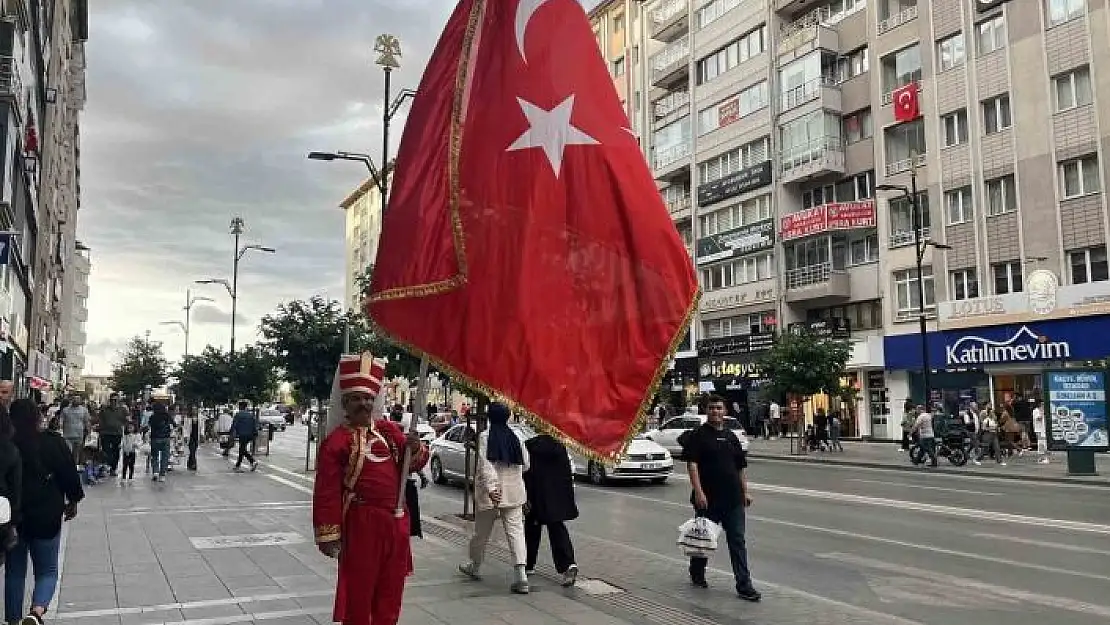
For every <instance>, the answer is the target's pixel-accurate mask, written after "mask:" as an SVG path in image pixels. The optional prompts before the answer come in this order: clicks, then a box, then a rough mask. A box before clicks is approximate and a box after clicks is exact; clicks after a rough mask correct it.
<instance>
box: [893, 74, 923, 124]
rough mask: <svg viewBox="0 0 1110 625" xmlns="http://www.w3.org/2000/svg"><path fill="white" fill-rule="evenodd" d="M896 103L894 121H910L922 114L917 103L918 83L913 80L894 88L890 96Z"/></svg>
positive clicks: (894, 103)
mask: <svg viewBox="0 0 1110 625" xmlns="http://www.w3.org/2000/svg"><path fill="white" fill-rule="evenodd" d="M890 101H891V104H893V105H894V121H897V122H908V121H912V120H914V119H917V116H918V115H920V114H921V111H920V109H919V108H918V105H917V83H916V82H911V83H910V84H908V85H903V86H901V87H898V88H897V89H895V90H894V93H892V94H891V97H890Z"/></svg>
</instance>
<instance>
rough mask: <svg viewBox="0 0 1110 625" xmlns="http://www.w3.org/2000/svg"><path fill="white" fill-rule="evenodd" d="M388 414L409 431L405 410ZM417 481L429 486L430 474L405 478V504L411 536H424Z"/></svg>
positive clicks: (420, 473) (417, 474) (423, 485)
mask: <svg viewBox="0 0 1110 625" xmlns="http://www.w3.org/2000/svg"><path fill="white" fill-rule="evenodd" d="M397 407H398V408H399V407H400V406H397ZM388 416H389V420H390V421H392V422H393V423H396V424H397V425H398V427H400V428H401V431H402V432H407V431H408V430H409V429H410V428H409V424H410V423H411V421H408V420H406V419H405V413H404V412H397V411H396V410H394V411H392V412H390V413H389V415H388ZM410 416H411V415H410ZM417 482H419V483H420V487H419V488H427V487H428V476H426V475H424V472H423V470H421V471H413V472H410V473H409V476H408V479H406V480H405V506H406V507H407V508H408V511H409V536H415V537H417V538H424V528H423V527H422V526H421V522H420V491H419V489H418V488H417V486H416V484H417Z"/></svg>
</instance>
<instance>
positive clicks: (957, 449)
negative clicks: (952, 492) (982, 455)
mask: <svg viewBox="0 0 1110 625" xmlns="http://www.w3.org/2000/svg"><path fill="white" fill-rule="evenodd" d="M934 440H935V441H936V443H935V444H936V446H937V458H947V459H948V462H950V463H952V465H953V466H957V467H962V466H964V465H965V464H967V461H968V460H969V459H970V458H971V436H970V435H969V434H968V433H967V431H966V430H965V429H964V428H963V427H953V428H950V429H949V430H948V431H947V432H945V433H944V434H942V435H939V436H937V437H936V438H935V439H934ZM925 455H926V454H925V450H924V449H922V448H921V444H920V443H919V442H917V441H916V440H915V441H914V443H913V445H911V446H910V460H911V461H912V462H913V463H914V464H921V463H923V462H925Z"/></svg>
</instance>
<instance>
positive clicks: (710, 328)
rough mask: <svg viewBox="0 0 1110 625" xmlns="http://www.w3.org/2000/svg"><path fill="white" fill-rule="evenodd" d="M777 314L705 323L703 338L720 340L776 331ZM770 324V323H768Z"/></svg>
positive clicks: (768, 313)
mask: <svg viewBox="0 0 1110 625" xmlns="http://www.w3.org/2000/svg"><path fill="white" fill-rule="evenodd" d="M774 320H775V313H774V312H773V311H770V310H768V311H766V312H758V313H752V314H749V315H737V316H735V317H726V318H724V319H714V320H712V321H705V322H703V323H702V325H703V326H704V327H705V332H704V336H703V338H707V339H719V338H724V337H726V336H743V335H745V334H761V333H766V332H773V331H774V330H775V323H774ZM768 322H770V323H768Z"/></svg>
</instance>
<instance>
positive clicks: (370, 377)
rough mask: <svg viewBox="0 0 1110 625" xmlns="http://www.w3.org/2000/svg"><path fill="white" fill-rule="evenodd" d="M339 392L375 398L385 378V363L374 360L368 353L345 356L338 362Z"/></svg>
mask: <svg viewBox="0 0 1110 625" xmlns="http://www.w3.org/2000/svg"><path fill="white" fill-rule="evenodd" d="M336 377H337V379H338V381H339V392H340V393H342V394H347V393H366V394H367V395H370V396H371V397H377V396H378V393H379V392H380V391H381V389H382V378H384V377H385V362H384V361H382V360H379V359H376V358H374V357H373V356H371V355H370V353H369V352H366V353H363V354H362V355H357V354H345V355H344V356H343V357H342V358H341V359H340V360H339V372H338V375H337V376H336Z"/></svg>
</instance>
